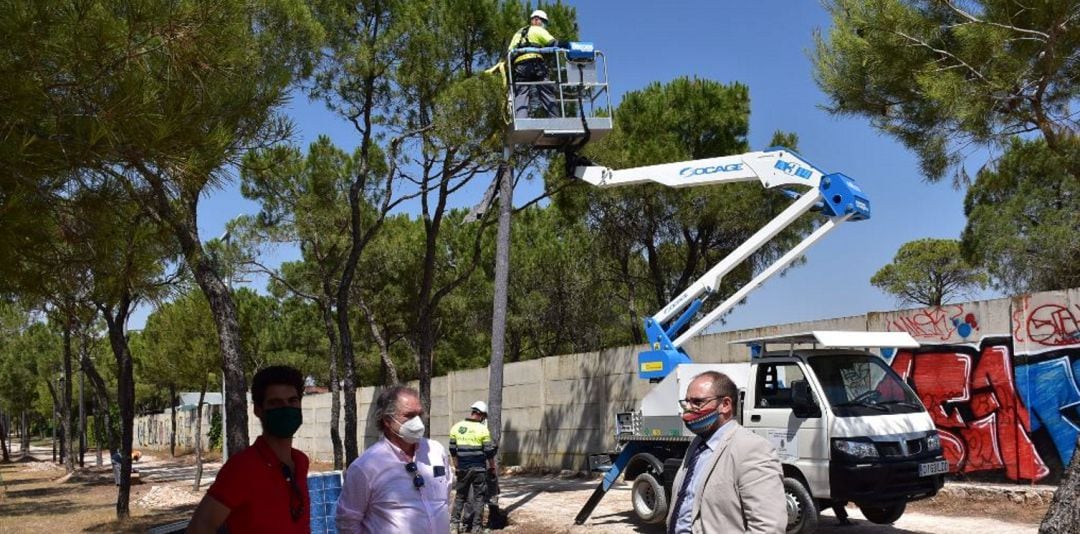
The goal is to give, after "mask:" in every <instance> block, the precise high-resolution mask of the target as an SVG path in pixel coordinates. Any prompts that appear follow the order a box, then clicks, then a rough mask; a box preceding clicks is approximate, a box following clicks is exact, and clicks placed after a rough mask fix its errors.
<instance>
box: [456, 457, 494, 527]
mask: <svg viewBox="0 0 1080 534" xmlns="http://www.w3.org/2000/svg"><path fill="white" fill-rule="evenodd" d="M455 489H456V490H457V493H456V494H455V495H454V511H453V513H452V514H451V516H450V524H451V525H457V526H458V529H459V530H462V531H466V530H471V531H473V532H480V530H481V529H482V528H483V525H484V504H485V503H486V502H487V469H485V468H483V467H473V468H470V469H459V470H458V472H457V486H456V488H455ZM466 506H467V507H468V508H466ZM463 508H465V510H464V512H465V517H464V519H465V522H466V523H469V524H465V525H463V524H461V521H462V509H463Z"/></svg>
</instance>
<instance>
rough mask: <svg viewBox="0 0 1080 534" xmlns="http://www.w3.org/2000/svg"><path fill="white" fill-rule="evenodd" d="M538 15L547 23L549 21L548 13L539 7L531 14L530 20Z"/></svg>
mask: <svg viewBox="0 0 1080 534" xmlns="http://www.w3.org/2000/svg"><path fill="white" fill-rule="evenodd" d="M537 17H540V20H542V21H544V24H547V21H548V18H547V13H545V12H544V10H543V9H537V10H536V11H533V12H532V15H529V20H532V19H534V18H537Z"/></svg>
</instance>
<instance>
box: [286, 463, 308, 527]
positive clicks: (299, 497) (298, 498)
mask: <svg viewBox="0 0 1080 534" xmlns="http://www.w3.org/2000/svg"><path fill="white" fill-rule="evenodd" d="M281 474H282V475H284V476H285V483H286V484H288V485H289V515H290V516H292V520H293V522H294V523H295V522H297V521H299V520H300V516H301V515H303V514H304V494H303V493H301V492H300V488H299V487H298V486H297V485H296V480H295V479H294V478H293V476H292V470H291V469H289V466H287V465H284V464H282V466H281Z"/></svg>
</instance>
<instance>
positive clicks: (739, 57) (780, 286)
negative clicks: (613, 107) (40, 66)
mask: <svg viewBox="0 0 1080 534" xmlns="http://www.w3.org/2000/svg"><path fill="white" fill-rule="evenodd" d="M568 3H569V4H571V5H573V6H575V7H576V8H577V12H578V26H579V29H580V36H581V40H584V41H592V42H594V43H595V45H596V46H597V48H599V49H601V50H603V51H604V52H605V54H606V56H607V59H608V73H609V78H610V79H609V81H610V85H611V88H612V91H613V94H614V95H615V97H616V102H615V103H617V99H618V97H619V96H621V95H622V94H623V93H625V92H627V91H632V90H637V89H641V88H643V87H644V86H646V85H647V84H648V83H650V82H653V81H659V82H668V81H670V80H672V79H674V78H677V77H680V76H697V77H700V78H707V79H711V80H716V81H720V82H725V83H727V82H734V81H739V82H742V83H744V84H747V85H748V86H749V87H750V97H751V115H750V146H751V148H752V149H753V150H758V149H762V148H765V147H766V146H767V144H768V141H769V139H770V137H771V136H772V133H773V132H774V131H775V130H778V129H780V130H785V131H794V132H796V133H798V135H799V152H800V154H802V155H803V157H805V158H806V159H808V160H809V161H811V162H813V163H814V164H815V165H817V166H818V167H819V168H821V169H822V170H823V171H825V172H843V173H844V174H847V175H848V176H850V177H852V178H854V179H855V180H856V181H857V182H858V183H859V185H860V186H861V187H862V189H863V190H864V191H865V192H866V193H867V194H868V195H869V196H870V199H871V201H872V209H873V215H872V218H871V219H870V220H868V221H862V222H854V223H849V224H845V225H843V226H842V227H841V228H840V229H838V230H836V231H835V232H833V233H832V234H831V235H829V236H827V237H826V238H825V239H824V240H823V241H822V242H821V243H819V244H818V245H816V246H815V247H813V248H811V249H810V251H809V253H808V254H807V259H808V261H807V263H806V264H805V265H804V266H802V267H799V268H796V269H793V270H791V271H789V272H788V273H787V274H786V275H785V276H784V277H778V278H774V279H773V280H770V281H769V282H768V283H766V284H765V286H763V287H762V288H761V289H758V290H757V291H755V292H754V293H751V294H750V297H749V299H748V302H747V304H745V305H743V306H740V307H737V308H736V309H735V310H734V312H733V313H731V314H729V316H728V317H727V323H726V324H725V325H722V326H717V327H714V329H719V330H730V329H738V328H747V327H753V326H761V325H767V324H779V323H788V322H794V321H804V320H811V319H818V318H827V317H836V316H843V315H853V314H861V313H864V312H867V311H872V310H888V309H894V308H895V307H896V302H895V301H894V300H893V298H892V297H890V296H888V295H885V294H883V293H882V292H880V291H879V290H877V289H876V288H874V287H873V286H871V285H870V282H869V280H870V277H871V276H872V275H873V274H874V272H876V271H877V269H879V268H880V267H881V266H882V265H885V264H886V263H888V262H889V261H891V259H892V257H893V255H894V254H895V253H896V250H897V249H898V248H899V247H900V246H901V245H902V244H904V243H906V242H908V241H911V240H914V239H919V238H924V237H938V238H956V237H958V236H959V235H960V232H961V230H963V227H964V216H963V193H962V192H961V191H956V190H954V189H953V188H952V186H951V185H950V184H949V183H947V181H946V183H940V184H933V185H931V184H927V183H925V182H923V180H922V178H921V177H920V175H919V173H918V168H917V166H916V160H915V157H914V156H913V154H911V153H910V152H908V151H907V150H906V149H904V148H903V147H902V146H901V145H900V144H899V143H897V142H896V141H894V140H892V139H891V138H887V137H884V136H882V135H881V134H879V133H878V132H877V131H875V130H873V129H872V128H871V127H870V126H869V124H868V122H867V121H866V120H865V119H863V118H838V117H831V116H829V115H828V114H826V113H825V112H824V111H822V110H821V109H820V108H819V106H820V105H821V104H823V103H824V102H825V96H824V94H822V92H821V91H820V90H819V89H818V87H817V85H816V84H815V83H814V80H813V75H812V68H811V64H810V59H809V50H810V49H811V48H812V46H813V32H814V31H815V29H821V30H823V31H826V32H827V31H828V26H829V24H830V21H829V17H828V14H827V13H826V12H825V10H824V8H823V7H821V5H820V4H819V3H818V2H816V1H811V0H799V1H792V0H755V1H753V2H720V1H716V0H709V1H671V2H656V1H655V0H654V1H648V2H647V1H642V0H632V1H619V2H611V1H595V0H592V1H585V0H581V1H570V2H568ZM556 37H558V36H556ZM508 39H509V36H508ZM288 112H289V115H290V116H291V117H292V119H293V120H294V121H295V123H296V126H297V134H298V137H297V139H296V142H297V143H299V144H300V145H301V146H306V145H307V144H308V143H309V142H311V141H312V140H314V138H315V137H316V136H318V135H319V134H323V133H325V134H328V135H330V136H331V137H332V138H333V139H334V141H335V142H336V143H337V144H338V145H339V146H341V147H344V148H347V149H350V150H351V149H352V148H353V147H354V146H355V145H356V134H355V132H354V130H353V129H352V127H351V126H350V125H348V124H346V123H345V122H344V121H342V120H340V119H338V118H337V117H336V116H334V115H333V114H330V113H329V112H327V111H326V110H325V108H324V107H323V105H322V104H321V103H310V102H308V101H307V100H306V98H305V97H303V96H299V95H298V96H297V98H295V99H294V101H293V102H292V103H291V104H290V106H289V109H288ZM976 163H978V162H976ZM718 187H722V186H718ZM476 189H479V190H482V187H479V188H476ZM479 190H474V191H470V192H467V193H466V194H463V195H461V196H460V198H459V199H458V203H459V205H462V206H469V205H472V204H473V203H475V202H476V200H477V198H478V196H479V195H480V193H481V191H479ZM526 195H528V192H525V193H524V194H522V193H519V194H518V195H517V198H518V199H522V198H525V197H526ZM255 211H257V207H256V206H255V205H254V204H253V203H251V202H248V201H247V200H245V199H243V198H242V197H241V196H240V193H239V187H238V184H236V183H233V184H230V185H229V186H227V187H226V188H224V189H221V190H217V191H213V192H211V193H210V194H209V195H208V196H207V197H206V198H204V199H203V201H202V203H201V205H200V212H199V230H200V235H201V236H202V238H203V239H204V240H206V239H210V238H213V237H217V236H219V235H221V233H222V231H223V229H224V224H225V222H226V221H227V220H228V219H230V218H232V217H234V216H236V215H238V214H241V213H254V212H255ZM293 257H295V252H293V251H291V250H288V249H279V250H277V251H275V252H274V253H273V254H272V259H271V260H270V261H274V260H277V261H280V260H281V259H291V258H293ZM511 276H513V274H511ZM252 283H253V284H254V285H255V286H256V287H259V288H260V289H261V286H262V285H263V282H262V281H260V280H254V281H253V282H252ZM977 296H979V297H983V296H992V295H991V294H989V293H987V294H981V295H977ZM145 314H146V310H140V313H138V314H136V316H135V317H133V319H132V325H131V327H132V328H141V327H142V322H144V321H145Z"/></svg>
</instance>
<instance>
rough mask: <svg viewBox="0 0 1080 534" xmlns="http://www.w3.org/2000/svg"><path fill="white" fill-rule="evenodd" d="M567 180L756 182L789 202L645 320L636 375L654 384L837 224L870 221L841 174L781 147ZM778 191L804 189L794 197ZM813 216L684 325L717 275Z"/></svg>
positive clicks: (603, 183) (592, 171)
mask: <svg viewBox="0 0 1080 534" xmlns="http://www.w3.org/2000/svg"><path fill="white" fill-rule="evenodd" d="M574 174H575V176H577V177H578V178H580V179H582V180H584V181H586V182H589V183H590V184H593V185H595V186H598V187H618V186H623V185H635V184H641V183H646V182H655V183H659V184H663V185H666V186H668V187H693V186H699V185H713V184H722V183H734V182H747V181H754V180H758V181H760V182H761V184H762V186H764V187H765V188H766V189H772V188H785V189H784V192H785V194H788V195H789V196H791V197H793V198H795V199H796V200H795V202H793V203H792V204H791V205H790V206H788V207H787V208H786V209H785V210H784V211H783V212H781V213H780V214H779V215H777V216H776V217H775V218H773V219H772V220H771V221H769V223H768V224H766V225H765V226H764V227H762V228H761V229H760V230H758V231H757V232H756V233H755V234H754V235H753V236H751V237H750V239H748V240H747V241H746V242H744V243H743V244H741V245H740V246H739V247H738V248H736V249H735V250H734V251H732V252H731V253H730V254H729V255H728V256H727V257H725V258H724V259H723V260H721V261H720V263H718V264H717V265H716V266H715V267H713V268H712V269H710V270H709V271H708V272H707V273H705V275H704V276H702V277H701V278H699V279H698V280H697V281H696V282H694V284H692V285H691V286H690V287H688V288H686V290H684V291H683V292H682V293H681V294H679V296H677V297H675V299H674V300H672V301H671V302H669V303H668V304H667V305H666V306H664V307H663V308H662V309H661V310H660V311H659V312H658V313H657V314H656V315H653V316H652V317H649V318H647V319H645V334H646V336H647V337H648V339H649V346H650V349H651V350H649V351H646V352H642V353H641V354H640V355H639V356H638V376H639V377H640V378H644V379H649V380H650V381H659V380H660V379H662V378H663V377H664V376H666V375H667V374H668V373H670V372H671V371H672V370H673V369H674V368H675V366H676V365H678V364H680V363H690V358H689V357H688V356H687V355H686V353H685V352H684V351H683V350H682V349H681V347H682V345H683V344H684V343H686V341H688V340H689V339H690V338H692V337H694V336H695V335H697V334H698V333H700V332H701V331H702V330H703V329H704V328H705V327H707V326H709V325H710V324H712V323H713V322H714V321H716V320H717V319H719V318H720V317H722V316H723V315H724V314H725V313H727V312H728V311H729V310H731V308H733V307H734V306H735V304H737V303H738V302H739V301H740V300H742V299H743V298H744V297H745V296H746V295H747V294H748V293H750V292H751V291H753V290H754V289H756V288H757V287H758V286H760V285H761V284H762V283H764V282H765V280H767V279H768V278H770V277H771V276H773V275H774V274H776V273H777V272H779V271H781V270H783V269H784V268H785V267H787V266H788V265H790V264H791V262H793V261H795V259H797V258H798V257H799V256H801V255H802V254H803V253H804V252H806V249H808V248H809V247H810V246H811V245H813V244H814V243H816V242H817V241H818V240H820V239H821V238H822V237H825V235H826V234H828V233H829V232H831V231H832V230H834V229H836V227H837V226H839V225H840V223H843V222H846V221H849V220H863V219H869V218H870V200H869V198H868V197H867V196H866V195H865V194H864V193H863V192H862V190H861V189H859V187H858V185H856V184H855V181H854V180H852V179H851V178H848V177H847V176H845V175H844V174H841V173H831V174H825V173H824V172H822V171H821V170H819V169H818V168H817V167H815V166H813V165H811V164H810V163H809V162H807V161H806V160H804V159H803V158H801V157H800V156H799V155H798V154H796V153H794V152H792V151H791V150H788V149H786V148H783V147H773V148H769V149H766V150H762V151H758V152H749V153H746V154H739V155H735V156H722V157H717V158H707V159H700V160H694V161H684V162H677V163H665V164H661V165H650V166H646V167H637V168H632V169H625V170H612V169H608V168H606V167H599V166H580V167H577V168H576V169H575V172H574ZM786 188H809V189H807V190H806V191H804V192H802V193H798V192H795V191H793V190H791V189H786ZM813 209H820V210H821V211H822V212H823V213H824V214H825V215H827V216H828V220H827V221H825V222H824V223H822V224H821V226H819V227H818V228H817V229H816V230H814V231H813V232H811V233H810V235H808V236H806V237H805V238H804V239H803V240H802V241H801V242H800V243H799V244H797V245H795V246H794V247H793V248H792V249H791V250H789V251H788V252H787V253H785V254H784V255H783V256H781V257H780V258H779V259H777V260H776V261H774V262H773V263H772V264H771V265H769V266H768V267H767V268H766V269H764V270H763V271H762V272H761V273H760V274H758V275H757V276H755V277H754V279H753V280H751V281H750V282H749V283H747V284H746V285H744V286H743V287H742V288H740V289H739V290H738V291H736V292H735V293H734V294H733V295H731V296H730V297H729V298H728V299H727V300H725V301H724V302H722V303H721V304H720V305H719V306H717V307H716V308H714V309H713V310H712V311H710V312H709V313H708V314H706V315H705V316H704V317H702V318H701V319H700V320H698V321H697V322H695V323H694V324H692V325H690V326H689V327H687V326H686V325H687V323H689V322H690V321H691V320H692V319H693V318H694V316H695V315H696V314H697V312H698V311H699V310H700V309H701V306H702V305H703V304H704V302H705V300H706V299H707V298H709V297H710V296H711V295H712V294H713V293H714V292H715V291H716V290H717V288H718V287H719V286H720V281H721V280H722V279H723V277H724V276H726V275H727V274H728V273H730V272H731V271H732V270H733V269H734V268H735V267H736V266H738V265H739V264H740V263H742V262H743V261H744V260H746V259H747V258H748V257H750V255H751V254H753V253H754V252H756V251H757V250H759V249H760V248H761V247H763V246H764V245H765V244H766V243H768V242H769V240H771V239H772V238H774V237H776V235H777V234H779V233H780V232H781V231H782V230H783V229H784V228H787V227H788V226H789V225H791V224H792V223H794V222H795V221H796V220H798V218H799V217H800V216H802V215H803V214H805V213H806V212H808V211H811V210H813ZM684 327H685V331H684V330H683V329H684ZM673 339H674V341H673Z"/></svg>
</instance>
